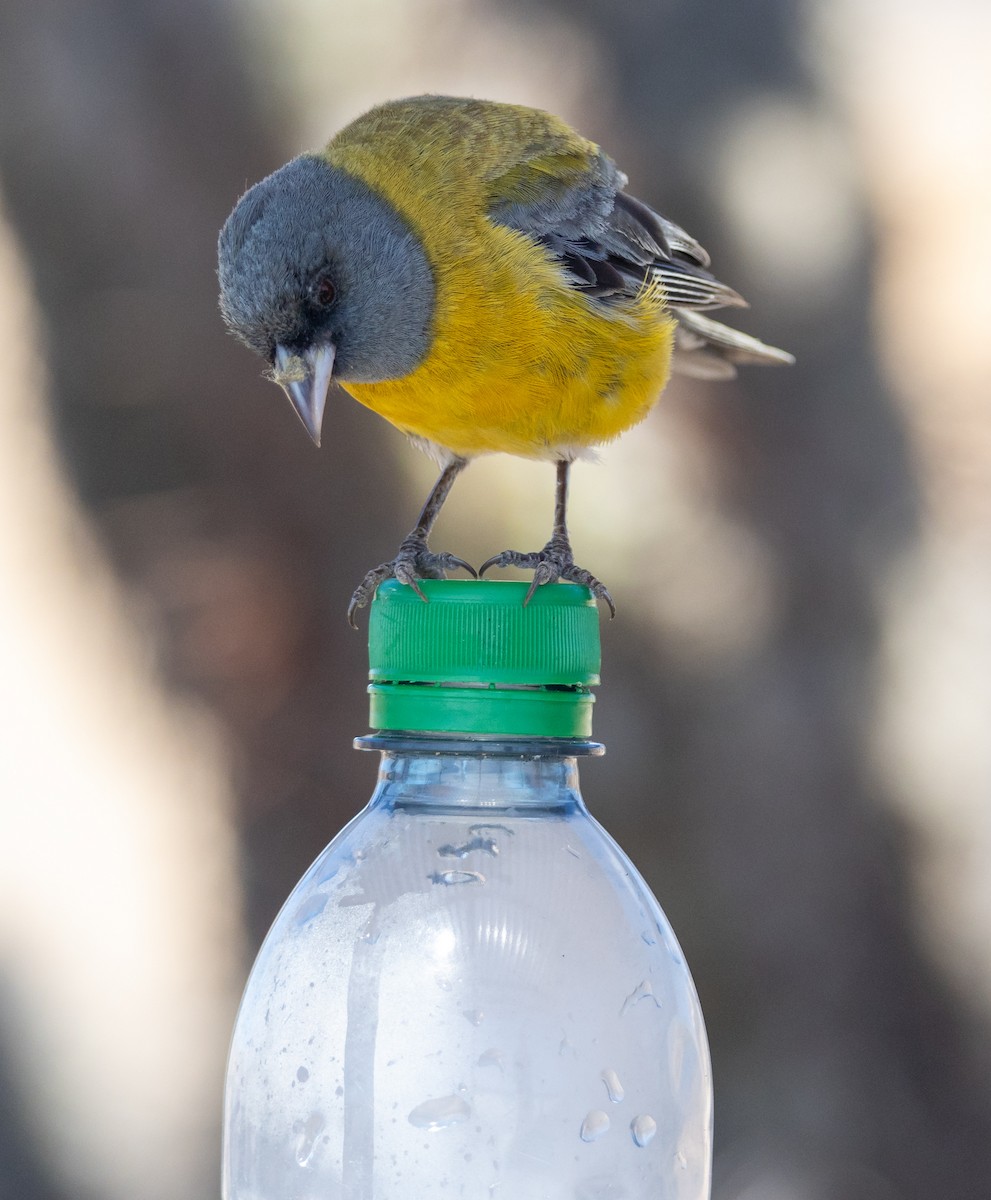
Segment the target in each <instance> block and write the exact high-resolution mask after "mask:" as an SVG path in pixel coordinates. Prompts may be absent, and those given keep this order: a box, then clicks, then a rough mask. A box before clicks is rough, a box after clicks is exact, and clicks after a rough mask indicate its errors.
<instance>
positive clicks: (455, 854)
mask: <svg viewBox="0 0 991 1200" xmlns="http://www.w3.org/2000/svg"><path fill="white" fill-rule="evenodd" d="M475 852H479V853H482V854H491V855H492V857H493V858H496V857H498V854H499V847H498V846H497V845H496V840H495V838H491V837H481V836H476V837H473V838H471V839H470V840H469V841H467V842H461V843H460V844H459V845H457V846H455V845H453V844H452V843H451V842H448V843H447V844H446V845H444V846H438V847H437V853H438V855H440V857H441V858H467V857H468V855H469V854H472V853H475Z"/></svg>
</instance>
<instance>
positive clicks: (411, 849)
mask: <svg viewBox="0 0 991 1200" xmlns="http://www.w3.org/2000/svg"><path fill="white" fill-rule="evenodd" d="M424 591H425V592H426V594H427V596H428V598H429V603H427V604H424V603H423V601H422V600H420V599H419V598H418V597H417V596H416V595H415V593H414V592H413V591H412V590H411V589H410V588H408V587H404V586H402V585H399V584H395V583H391V584H384V585H383V586H382V587H380V588H379V593H378V596H377V598H376V600H375V602H374V604H373V605H372V610H371V616H370V660H371V672H370V676H371V680H372V683H371V686H370V688H369V691H370V694H371V726H372V728H373V729H375V730H377V732H376V733H374V734H373V735H371V736H368V737H362V738H359V739H358V740H357V742H356V745H358V746H359V747H360V748H362V749H373V750H378V751H381V753H382V765H381V770H380V772H379V778H378V786H377V787H376V789H375V792H374V795H373V796H372V798H371V801H370V802H369V804H368V805H367V807H366V808H365V809H364V810H363V811H362V812H361V813H360V814H359V815H358V816H357V817H355V819H354V820H353V821H352V822H351V823H350V824H349V825H348V826H347V828H346V829H344V831H343V832H342V833H340V834H339V835H338V836H337V837H336V838H335V839H334V840H333V841H332V842H331V843H330V845H329V846H328V847H327V849H326V850H324V852H323V853H322V854H321V855H320V856H319V858H318V859H317V860H316V862H315V863H314V864H313V866H312V867H310V869H309V870H308V871H307V873H306V874H305V875H304V877H303V878H302V880H301V881H300V882H299V884H298V885H297V887H296V889H295V890H294V891H293V893H292V895H291V896H290V897H289V900H288V901H287V902H286V904H285V906H284V907H283V909H282V911H281V912H280V914H279V916H278V918H277V919H276V921H275V924H274V925H273V926H272V929H271V931H270V932H269V934H268V937H267V938H266V940H265V942H264V944H263V946H262V948H261V951H260V953H259V955H258V959H257V961H256V962H255V965H254V969H253V970H252V972H251V977H250V979H249V981H248V985H247V988H246V990H245V993H244V998H243V1001H242V1003H241V1009H240V1012H239V1014H238V1018H237V1024H236V1028H235V1031H234V1038H233V1045H232V1048H231V1054H230V1062H229V1067H228V1077H227V1092H226V1112H225V1128H224V1197H225V1200H338V1198H340V1200H455V1198H458V1200H462V1198H463V1200H707V1198H708V1196H709V1176H710V1157H711V1112H712V1100H711V1086H710V1072H709V1056H708V1047H707V1043H706V1037H705V1030H704V1027H703V1023H702V1015H701V1011H700V1009H699V1004H698V999H697V997H696V993H695V988H694V986H693V984H692V980H691V977H690V975H689V972H688V969H687V967H686V966H685V962H684V959H683V958H682V954H681V950H680V948H679V946H678V943H677V941H676V940H675V937H674V934H673V933H672V931H671V928H670V926H669V924H668V922H667V920H666V918H665V916H664V914H663V913H662V912H661V909H660V907H659V906H658V904H657V901H656V900H655V899H654V897H653V896H652V895H651V893H650V891H649V889H648V888H647V886H646V884H645V883H644V881H643V879H642V878H641V877H640V875H639V874H638V873H637V871H636V869H635V868H634V867H633V865H632V864H631V862H630V860H629V859H628V858H627V857H626V855H625V854H624V853H623V851H622V850H620V848H619V847H618V846H617V845H616V843H615V842H614V841H613V840H612V839H611V838H610V837H609V835H608V834H607V833H606V832H605V831H604V830H603V829H602V827H601V826H600V825H599V824H598V823H597V822H596V821H595V820H593V818H592V817H591V816H590V815H589V813H588V811H587V809H586V807H585V805H584V803H583V801H582V798H581V794H580V792H579V788H578V770H577V760H578V759H579V758H580V757H582V756H585V755H592V754H599V753H601V752H602V747H601V746H599V745H597V744H596V743H594V742H592V741H590V740H589V738H590V734H591V708H592V700H593V698H592V694H591V691H590V688H591V686H592V685H594V684H596V683H597V682H598V670H599V641H598V614H597V612H596V608H595V605H594V603H593V602H592V600H591V598H590V595H589V593H588V592H587V591H586V590H585V589H584V588H580V587H577V586H574V585H570V584H557V585H552V586H547V587H542V588H540V589H539V590H538V591H537V592H536V594H535V595H534V597H533V599H532V601H531V602H530V604H529V605H528V606H527V607H526V608H524V607H523V604H522V601H523V597H524V595H525V591H526V585H525V584H516V583H509V582H488V581H486V582H470V581H467V582H462V581H447V580H445V581H437V582H428V583H425V584H424Z"/></svg>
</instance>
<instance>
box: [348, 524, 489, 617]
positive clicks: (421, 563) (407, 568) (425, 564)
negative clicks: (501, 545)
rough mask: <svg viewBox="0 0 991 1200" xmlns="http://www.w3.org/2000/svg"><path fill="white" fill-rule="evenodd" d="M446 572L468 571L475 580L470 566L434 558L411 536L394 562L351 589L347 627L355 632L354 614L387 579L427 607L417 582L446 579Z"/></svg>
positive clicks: (452, 559)
mask: <svg viewBox="0 0 991 1200" xmlns="http://www.w3.org/2000/svg"><path fill="white" fill-rule="evenodd" d="M448 571H467V572H468V574H469V575H471V576H472V578H473V579H477V578H478V572H477V571H476V570H475V568H474V567H473V566H472V565H471V563H467V562H465V560H464V559H463V558H458V557H457V555H455V554H448V553H444V554H435V553H434V552H433V551H432V550H431V549H430V548H429V547H428V546H427V542H426V539H425V538H420V537H414V536H413V535H412V534H411V535H410V536H409V537H406V538H404V539H403V540H402V542H401V543H400V545H399V553H398V554H397V555H396V557H395V558H394V559H392V560H391V561H390V562H384V563H379V565H378V566H377V567H372V569H371V570H370V571H369V572H368V574H367V575H366V576H365V578H364V579H363V580H362V581H361V583H359V584H358V586H357V587H356V588H355V589H354V593H353V594H352V596H351V602H350V603H349V604H348V624H349V625H350V626H351V628H352V629H357V628H358V626H357V624H356V623H355V619H354V617H355V613H356V612H357V611H358V609H359V608H364V607H365V605H366V604H367V603H368V602H369V601H370V600H371V599H372V597H373V596H374V595H375V592H376V589H377V588H378V586H379V584H380V583H384V582H385V581H386V580H387V579H398V580H399V582H400V583H405V584H406V585H407V586H408V587H411V588H412V589H413V591H414V592H416V594H417V595H418V596H419V597H420V599H421V600H422V601H423V602H424V603H426V602H427V597H426V596H425V595H424V594H423V589H422V588H421V587H420V584H419V582H418V580H420V579H446V578H447V572H448Z"/></svg>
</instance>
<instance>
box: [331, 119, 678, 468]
mask: <svg viewBox="0 0 991 1200" xmlns="http://www.w3.org/2000/svg"><path fill="white" fill-rule="evenodd" d="M448 103H451V104H454V103H456V104H457V105H458V107H457V109H456V110H455V111H453V112H452V111H451V110H450V109H449V108H447V104H448ZM535 146H536V147H538V148H539V149H540V150H541V151H542V150H543V148H544V146H546V148H547V161H548V162H550V163H553V164H555V166H559V165H560V164H562V163H565V164H570V166H569V168H568V169H570V170H576V169H580V164H581V161H582V159H583V156H587V154H588V153H589V151H590V150H591V151H594V149H595V147H593V146H592V144H591V143H588V142H585V141H584V139H581V138H579V137H578V135H577V134H575V133H573V132H572V131H571V130H569V129H568V128H567V126H565V125H564V124H563V123H561V122H559V121H557V119H556V118H553V117H550V116H549V115H547V114H544V113H537V112H535V111H534V110H531V109H523V108H515V107H510V106H506V105H490V104H486V103H485V102H482V101H458V102H442V101H440V100H439V98H437V97H433V98H418V99H417V100H413V101H406V102H402V103H400V104H390V105H384V106H382V107H381V108H379V109H374V110H372V112H371V113H368V114H366V115H365V116H364V117H362V118H360V119H359V120H358V121H356V122H355V123H354V124H352V125H350V126H348V127H347V128H346V129H344V130H343V131H342V132H341V133H340V134H338V135H337V137H336V138H335V139H334V140H333V141H332V142H331V143H330V145H329V146H328V147H327V150H326V151H325V154H326V157H327V159H328V160H329V161H330V162H332V163H333V164H335V165H336V166H338V167H341V168H342V169H344V170H346V171H349V172H350V173H352V174H354V175H356V176H358V177H360V178H361V179H362V180H364V182H365V183H367V184H368V185H369V186H370V187H372V188H374V189H375V190H376V191H377V192H379V194H380V195H382V196H384V197H385V198H386V199H387V200H388V201H389V202H390V203H391V204H392V205H393V206H394V207H395V208H396V209H397V211H398V212H400V213H401V214H402V215H403V216H404V217H405V219H406V220H407V221H408V222H409V224H410V226H411V227H412V228H413V230H414V231H415V232H416V234H417V236H418V237H419V239H420V241H421V243H422V245H423V248H424V251H425V253H426V256H427V259H428V261H429V263H430V266H431V268H432V271H433V275H434V286H435V308H434V317H433V326H432V331H431V342H430V349H429V351H428V353H427V355H426V357H425V358H424V359H423V361H422V362H421V363H420V365H419V366H418V367H417V368H416V369H415V370H414V371H412V372H411V373H410V374H409V375H406V376H405V377H404V378H402V379H395V380H389V381H386V382H383V383H362V384H358V383H346V384H345V385H344V386H345V388H346V390H347V391H348V392H350V393H351V395H353V396H354V397H355V399H356V400H358V401H360V402H361V403H362V404H365V405H367V406H368V407H369V408H371V409H373V410H374V411H375V412H377V413H379V414H380V415H381V416H383V417H385V418H386V420H388V421H391V422H392V424H394V425H396V426H397V427H398V428H400V429H402V430H404V431H406V432H408V433H411V434H414V435H416V436H418V437H421V438H425V439H426V440H428V441H431V442H435V443H437V444H439V445H441V446H445V447H447V448H449V449H451V450H453V451H454V452H455V453H457V454H460V455H464V456H467V457H471V456H473V455H477V454H484V453H489V452H492V451H502V452H505V453H509V454H516V455H521V456H523V457H528V458H545V457H557V456H558V455H560V454H561V453H568V452H569V451H574V452H578V451H580V450H581V449H582V448H584V447H588V446H593V445H596V444H598V443H601V442H604V441H608V440H609V439H610V438H613V437H615V436H616V435H617V434H619V433H622V432H623V431H624V430H625V429H628V428H629V427H630V426H631V425H634V424H635V423H636V422H637V421H639V420H641V419H642V418H643V417H644V416H645V415H646V414H647V412H648V411H649V409H650V408H651V407H652V405H653V404H654V402H655V400H656V399H657V396H658V395H659V393H660V391H661V389H662V388H663V386H664V384H665V382H666V381H667V376H668V371H669V366H670V360H671V349H672V341H673V331H674V322H673V320H672V319H671V318H670V317H669V316H668V315H667V314H666V313H665V311H664V307H663V298H662V296H661V295H660V293H659V290H658V289H657V288H656V287H646V288H645V289H644V290H643V291H642V292H641V294H640V295H639V296H638V297H637V298H636V299H635V300H632V301H627V302H625V303H623V304H614V305H612V306H607V305H604V304H602V302H601V301H599V302H597V301H595V300H593V299H591V298H589V297H587V296H585V295H583V294H582V293H581V292H579V291H577V290H576V289H575V288H574V287H571V286H569V284H568V282H567V280H566V278H565V276H564V273H563V270H562V268H561V267H560V265H559V264H558V263H556V262H555V261H554V259H553V258H552V257H551V256H550V255H549V254H548V253H547V252H546V251H544V250H543V249H542V248H541V247H540V246H539V245H537V244H536V243H535V242H534V241H533V240H531V239H530V238H528V237H526V236H525V235H524V234H522V233H518V232H516V231H514V230H512V229H509V228H507V227H505V226H501V225H497V224H495V223H494V222H493V221H491V220H490V219H489V217H488V216H487V212H488V208H489V205H490V203H491V202H492V199H493V197H492V192H491V187H492V180H493V179H498V185H497V186H499V187H500V188H501V189H503V192H502V195H503V196H506V191H505V189H506V188H507V187H508V188H514V187H519V188H521V189H525V187H526V180H525V177H526V173H527V171H530V170H532V160H533V151H534V147H535ZM521 148H522V149H523V150H524V151H525V152H526V153H527V154H528V155H529V158H530V162H529V163H525V162H523V160H522V158H521ZM517 167H518V170H517ZM507 198H509V199H513V198H515V197H514V196H512V195H509V196H508V197H507Z"/></svg>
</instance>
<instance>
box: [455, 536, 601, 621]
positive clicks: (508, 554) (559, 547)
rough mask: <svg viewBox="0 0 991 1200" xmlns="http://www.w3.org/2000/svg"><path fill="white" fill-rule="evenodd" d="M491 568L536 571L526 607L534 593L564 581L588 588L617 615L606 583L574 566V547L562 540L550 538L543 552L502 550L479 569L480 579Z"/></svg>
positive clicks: (582, 568) (583, 569)
mask: <svg viewBox="0 0 991 1200" xmlns="http://www.w3.org/2000/svg"><path fill="white" fill-rule="evenodd" d="M490 567H519V568H521V569H522V570H524V571H533V579H532V580H531V582H530V587H529V590H528V591H527V594H526V596H525V597H524V600H523V606H524V608H525V607H526V605H528V604H529V603H530V600H531V599H532V598H533V594H534V592H535V591H536V590H537V588H539V587H543V586H544V584H545V583H557V582H558V580H564V581H565V582H567V583H578V584H581V585H582V587H587V588H588V589H589V591H590V592H591V593H592V595H593V596H594V597H595V598H596V600H601V601H602V602H603V603H604V604H606V605H607V606H608V608H609V615H610V617H615V615H616V605H615V604H613V599H612V596H610V595H609V591H608V589H607V588H606V585H605V584H604V583H600V582H599V580H598V579H596V578H595V576H594V575H593V574H592V573H591V571H586V570H585V568H584V567H579V566H577V565H576V564H575V559H574V555H573V554H572V551H571V547H570V545H568V543H567V542H566V541H564V540H563V539H560V538H551V540H550V541H549V542H548V543H547V545H546V546H545V547H544V548H543V550H531V551H523V550H503V552H502V553H501V554H494V555H493V556H492V557H491V558H487V559H486V560H485V562H483V563H482V565H481V566H480V567H479V569H478V577H479V579H481V577H482V576H483V575H484V574H485V572H486V571H487V570H489V568H490Z"/></svg>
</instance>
